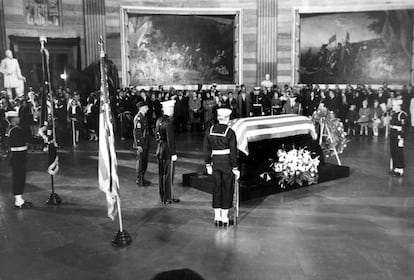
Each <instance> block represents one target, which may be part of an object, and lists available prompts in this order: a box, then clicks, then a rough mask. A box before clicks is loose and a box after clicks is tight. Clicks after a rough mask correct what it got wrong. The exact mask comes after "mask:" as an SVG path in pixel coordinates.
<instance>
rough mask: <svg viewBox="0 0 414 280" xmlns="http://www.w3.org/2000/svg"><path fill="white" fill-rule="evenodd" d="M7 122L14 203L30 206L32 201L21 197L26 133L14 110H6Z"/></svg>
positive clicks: (23, 185)
mask: <svg viewBox="0 0 414 280" xmlns="http://www.w3.org/2000/svg"><path fill="white" fill-rule="evenodd" d="M6 118H7V121H8V122H9V124H10V125H9V127H8V128H7V132H6V136H8V140H9V146H10V154H11V158H10V163H11V168H12V185H13V195H14V198H15V202H14V205H15V207H16V208H18V209H29V208H32V206H33V205H32V203H31V202H29V201H25V200H24V199H23V193H24V187H25V184H26V166H27V134H26V133H25V131H24V130H23V129H22V128H21V127H20V126H19V115H18V113H17V112H15V111H9V112H6Z"/></svg>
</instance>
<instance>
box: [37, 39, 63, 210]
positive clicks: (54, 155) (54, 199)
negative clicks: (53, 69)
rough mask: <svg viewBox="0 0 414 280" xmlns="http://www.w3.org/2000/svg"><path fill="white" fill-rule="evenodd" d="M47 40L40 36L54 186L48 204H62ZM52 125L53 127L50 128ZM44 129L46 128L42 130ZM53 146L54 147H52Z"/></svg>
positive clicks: (45, 112) (47, 133)
mask: <svg viewBox="0 0 414 280" xmlns="http://www.w3.org/2000/svg"><path fill="white" fill-rule="evenodd" d="M46 42H47V38H46V37H40V53H41V55H42V72H43V82H44V85H43V94H44V96H43V98H44V99H45V101H46V102H42V103H43V104H42V106H44V107H43V110H44V112H43V113H42V118H41V119H42V120H41V123H42V124H43V125H46V127H45V130H46V134H45V135H43V137H44V139H45V142H47V145H48V154H49V161H48V163H49V166H48V173H49V174H50V183H51V187H52V193H51V194H50V196H49V198H48V199H47V200H46V205H54V206H56V205H60V204H61V203H62V200H61V199H60V197H59V195H58V194H57V193H55V184H54V174H56V172H57V171H58V170H59V158H58V156H57V151H56V146H57V145H56V129H55V116H54V108H53V107H54V100H53V96H52V88H51V83H50V68H49V57H50V56H49V51H48V50H47V49H46V48H45V43H46ZM47 97H49V99H50V115H51V117H50V119H51V121H50V123H49V121H47V120H48V112H47ZM50 125H51V129H49V128H50ZM40 131H44V130H40ZM52 146H53V147H52Z"/></svg>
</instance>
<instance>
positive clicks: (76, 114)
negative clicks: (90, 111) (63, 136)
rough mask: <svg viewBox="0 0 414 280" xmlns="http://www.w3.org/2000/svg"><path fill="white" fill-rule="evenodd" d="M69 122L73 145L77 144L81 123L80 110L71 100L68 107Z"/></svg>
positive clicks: (76, 103) (75, 102)
mask: <svg viewBox="0 0 414 280" xmlns="http://www.w3.org/2000/svg"><path fill="white" fill-rule="evenodd" d="M69 120H70V122H71V127H72V138H73V140H72V141H73V145H74V146H76V144H77V143H78V142H79V130H80V127H81V122H82V109H81V107H80V105H79V104H78V102H77V101H76V100H75V99H72V101H71V103H70V107H69Z"/></svg>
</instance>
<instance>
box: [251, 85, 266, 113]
mask: <svg viewBox="0 0 414 280" xmlns="http://www.w3.org/2000/svg"><path fill="white" fill-rule="evenodd" d="M258 91H260V89H258V88H255V89H254V91H253V92H252V93H250V97H251V99H252V113H253V116H255V117H256V116H262V115H263V114H264V108H263V105H264V98H263V94H262V93H261V92H258ZM256 92H258V93H257V94H255V93H256Z"/></svg>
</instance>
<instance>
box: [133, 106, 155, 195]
mask: <svg viewBox="0 0 414 280" xmlns="http://www.w3.org/2000/svg"><path fill="white" fill-rule="evenodd" d="M137 108H138V113H137V114H136V115H135V117H134V133H133V134H134V144H133V148H134V149H136V150H137V165H136V171H137V181H136V183H137V185H138V186H141V187H144V186H149V185H151V182H150V181H148V180H146V179H145V177H144V176H145V172H146V171H147V167H148V152H149V125H148V119H147V117H146V114H147V113H148V103H147V102H145V101H140V102H138V103H137Z"/></svg>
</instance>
